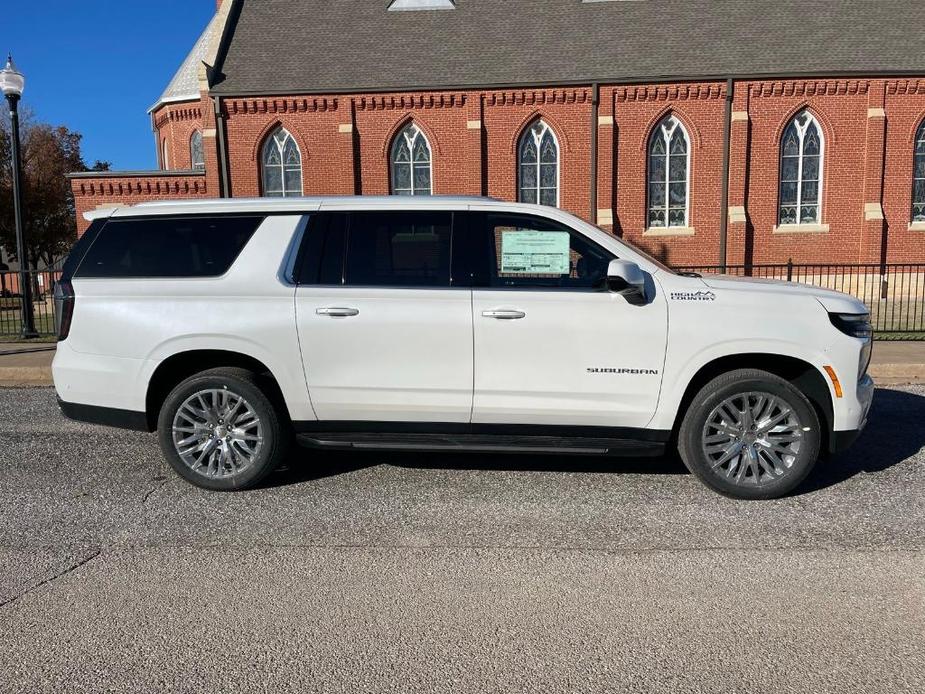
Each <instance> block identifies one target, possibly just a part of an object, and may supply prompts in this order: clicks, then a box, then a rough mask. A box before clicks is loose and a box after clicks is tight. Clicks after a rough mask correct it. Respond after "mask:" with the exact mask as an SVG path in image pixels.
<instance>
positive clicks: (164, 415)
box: [157, 367, 292, 491]
mask: <svg viewBox="0 0 925 694" xmlns="http://www.w3.org/2000/svg"><path fill="white" fill-rule="evenodd" d="M202 391H221V392H223V393H230V394H233V395H235V396H237V397H240V398H243V400H244V402H245V404H246V405H247V406H249V407H250V409H251V410H253V412H254V413H255V415H256V418H257V420H258V421H259V429H257V430H256V431H257V432H259V434H260V440H259V444H258V443H254V442H251V443H248V444H247V445H248V446H251V445H253V446H254V447H255V449H256V452H255V454H253V456H252V458H251V459H250V460H249V461H248V462H247V463H246V464H242V465H241V469H240V470H237V471H234V470H233V467H234V466H233V465H232V464H231V462H229V463H227V464H222V465H221V471H222V472H221V474H220V475H219V474H218V468H219V465H218V464H217V463H216V464H215V465H214V467H215V469H216V473H215V474H209V470H211V469H212V468H213V464H212V463H211V462H210V463H208V464H209V468H208V470H206V471H203V470H202V467H198V468H196V469H194V467H193V464H192V463H187V462H185V461H184V459H183V457H182V456H181V454H180V451H178V450H177V446H175V444H174V431H173V426H174V420H175V418H176V416H177V412H178V410H179V409H180V408H181V407H182V406H183V404H184V403H185V402H186V401H187V399H189V398H191V397H192V396H194V395H196V394H197V393H199V392H202ZM268 392H272V391H270V389H269V388H266V387H262V386H261V381H260V378H259V377H258V376H257V375H256V374H254V373H252V372H250V371H248V370H246V369H240V368H232V367H224V368H217V369H210V370H208V371H203V372H201V373H198V374H195V375H193V376H190V377H189V378H187V379H186V380H185V381H183V382H182V383H180V384H179V385H178V386H177V387H176V388H174V389H173V390H172V391H171V392H170V394H169V395H168V396H167V398H166V399H165V400H164V403H163V405H162V406H161V411H160V413H159V415H158V421H157V435H158V441H159V442H160V446H161V451H162V452H163V454H164V457H165V458H166V459H167V462H168V463H170V466H171V467H172V468H173V469H174V470H176V472H177V474H179V475H180V476H181V477H183V478H184V479H185V480H187V481H188V482H191V483H192V484H194V485H196V486H197V487H202V488H204V489H211V490H214V491H237V490H242V489H249V488H251V487H254V486H255V485H257V484H259V483H260V482H261V480H263V479H264V478H265V477H266V476H267V475H268V474H270V473H271V472H272V471H273V470H275V469H276V468H277V467H278V466H279V465H280V463H281V462H282V461H283V460H284V459H285V456H286V452H287V450H288V448H289V443H290V440H291V438H292V437H291V433H290V431H289V425H288V421H287V420H284V418H283V417H282V415H281V411H282V404H275V403H274V402H273V399H271V397H270V396H269V395H268ZM207 399H208V396H207ZM210 402H211V401H210ZM216 411H217V410H216ZM210 419H211V418H210ZM210 423H211V422H210ZM184 424H187V423H186V422H184ZM190 426H192V425H190ZM209 433H211V432H207V433H206V434H205V438H209V439H214V438H215V434H214V433H211V436H209ZM226 433H229V432H226ZM250 433H252V434H253V433H255V431H254V430H251V432H250ZM195 435H197V436H198V434H195ZM205 438H203V439H201V440H202V441H203V442H205ZM218 438H219V444H218V445H221V440H222V437H221V436H219V437H218ZM225 440H226V441H230V437H229V438H228V439H225ZM228 448H229V449H232V453H231V454H229V457H231V456H234V454H235V453H237V455H236V456H234V458H235V462H237V463H241V461H242V460H244V456H243V455H242V453H241V451H242V449H241V448H239V447H234V446H233V445H232V444H228ZM200 464H203V463H200Z"/></svg>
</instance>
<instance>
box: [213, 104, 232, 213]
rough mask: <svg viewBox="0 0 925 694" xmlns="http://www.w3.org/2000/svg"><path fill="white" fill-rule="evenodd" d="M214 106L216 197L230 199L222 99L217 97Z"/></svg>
mask: <svg viewBox="0 0 925 694" xmlns="http://www.w3.org/2000/svg"><path fill="white" fill-rule="evenodd" d="M214 104H215V135H216V139H217V141H218V172H219V175H218V195H219V197H221V198H230V197H231V182H230V176H229V172H228V134H227V133H226V132H225V116H224V114H223V113H222V97H220V96H217V97H215V100H214Z"/></svg>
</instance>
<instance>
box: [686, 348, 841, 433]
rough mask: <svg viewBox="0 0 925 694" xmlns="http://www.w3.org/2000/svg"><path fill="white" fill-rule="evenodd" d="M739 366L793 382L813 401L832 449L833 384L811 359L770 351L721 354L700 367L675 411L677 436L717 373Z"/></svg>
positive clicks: (738, 367) (732, 369) (718, 374)
mask: <svg viewBox="0 0 925 694" xmlns="http://www.w3.org/2000/svg"><path fill="white" fill-rule="evenodd" d="M737 369H759V370H761V371H767V372H769V373H772V374H774V375H776V376H780V377H781V378H783V379H784V380H785V381H788V382H790V383H791V384H792V385H793V386H794V387H795V388H797V390H799V391H800V392H801V393H803V395H805V396H806V398H807V399H808V400H809V401H810V403H812V405H813V407H814V408H815V410H816V414H817V415H818V416H819V421H820V422H821V423H822V435H823V440H822V446H821V450H823V451H826V450H828V449H829V445H830V440H831V435H832V431H833V428H834V421H835V413H834V404H833V402H832V393H831V390H830V389H829V384H828V382H827V381H826V380H825V376H824V375H823V374H822V372H821V371H820V370H819V369H818V368H816V367H815V366H813V365H812V364H811V363H809V362H807V361H804V360H803V359H800V358H798V357H792V356H787V355H783V354H768V353H762V352H749V353H744V354H730V355H726V356H722V357H717V358H715V359H713V360H711V361H709V362H707V363H706V364H704V365H703V366H701V367H700V369H698V370H697V372H696V373H695V374H694V376H693V377H692V378H691V379H690V381H688V384H687V387H686V388H685V390H684V395H683V396H682V397H681V400H680V402H679V404H678V409H677V411H676V412H675V416H674V424H673V426H672V429H671V430H672V435H673V436H674V437H677V434H678V431H679V429H680V426H681V421H682V420H683V418H684V415H685V414H686V413H687V411H688V408H689V407H690V404H691V402H692V401H693V399H694V396H696V395H697V393H698V392H699V391H700V389H701V388H703V386H705V385H706V384H707V383H709V382H710V381H712V380H713V379H714V378H716V377H717V376H720V375H721V374H724V373H727V372H729V371H735V370H737Z"/></svg>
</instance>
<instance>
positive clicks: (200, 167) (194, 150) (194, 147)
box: [189, 130, 206, 171]
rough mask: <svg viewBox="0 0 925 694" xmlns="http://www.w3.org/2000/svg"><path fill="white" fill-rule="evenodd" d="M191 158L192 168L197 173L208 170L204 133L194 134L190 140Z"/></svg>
mask: <svg viewBox="0 0 925 694" xmlns="http://www.w3.org/2000/svg"><path fill="white" fill-rule="evenodd" d="M189 158H190V168H191V169H195V170H197V171H204V170H205V168H206V155H205V152H204V151H203V149H202V131H201V130H196V131H195V132H193V135H192V137H190V140H189Z"/></svg>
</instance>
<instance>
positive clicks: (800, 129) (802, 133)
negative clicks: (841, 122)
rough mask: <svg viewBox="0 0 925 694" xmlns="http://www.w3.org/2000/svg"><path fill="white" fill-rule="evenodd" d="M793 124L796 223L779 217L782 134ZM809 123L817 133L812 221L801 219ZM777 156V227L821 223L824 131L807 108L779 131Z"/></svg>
mask: <svg viewBox="0 0 925 694" xmlns="http://www.w3.org/2000/svg"><path fill="white" fill-rule="evenodd" d="M801 116H806V122H805V123H804V124H803V125H802V126H801V125H800V123H799V119H800V117H801ZM791 124H793V125H794V126H795V127H796V130H797V136H798V137H799V146H800V155H799V158H798V160H797V201H796V208H797V221H796V223H793V222H787V223H784V222H783V221H782V219H781V214H780V210H781V207H783V204H782V201H781V194H782V192H783V188H784V136H786V134H787V131H788V130H789V129H790V125H791ZM810 124H813V125H815V126H816V132H817V133H819V180H818V181H817V183H818V186H819V188H818V191H817V193H816V208H817V210H816V219H815V221H812V222H804V221H802V217H803V212H802V209H803V158H804V156H805V154H804V153H803V143H804V140H805V137H806V131H807V130H809V126H810ZM777 149H778V156H777V225H778V226H779V227H798V226H803V227H814V226H820V225H822V224H823V221H822V219H823V216H822V201H823V197H822V193H823V189H822V183H823V181H824V180H825V132H824V131H823V129H822V124H821V123H820V122H819V120H818V119H817V118H816V116H814V115H813V114H812V112H811V111H810V110H809V109H803V110H802V111H800V112H799V113H797V114H796V115H794V116H793V118H791V119H790V120H789V121H787V125H785V126H784V129H783V131H782V132H781V136H780V142H779V143H778V146H777Z"/></svg>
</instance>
